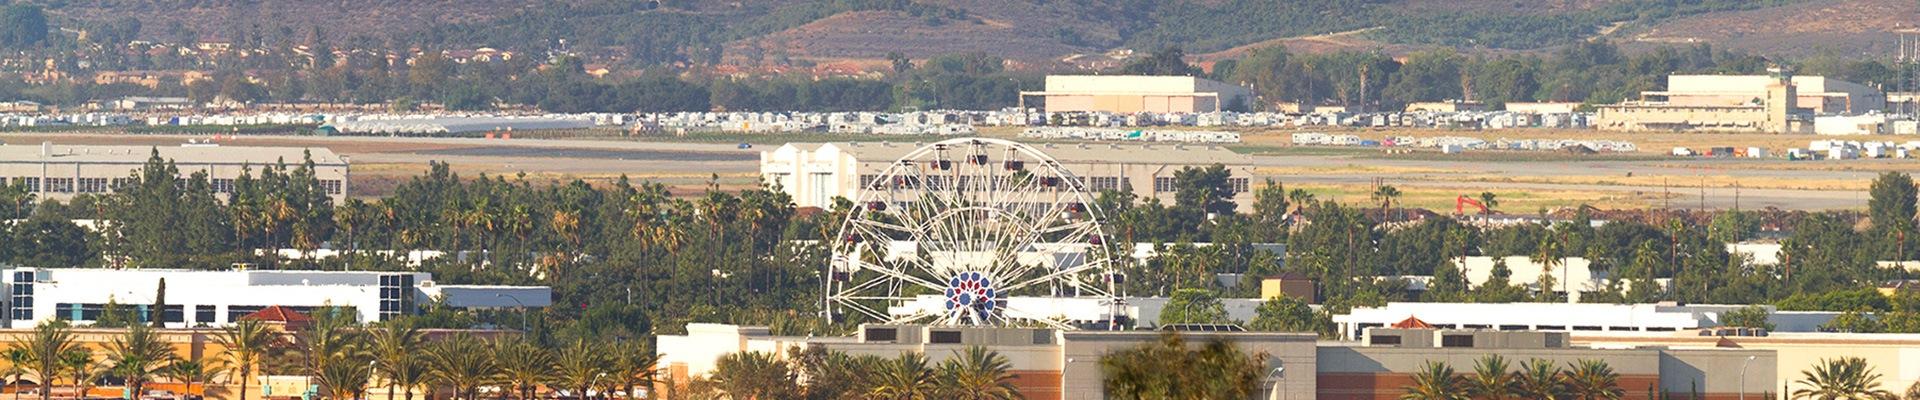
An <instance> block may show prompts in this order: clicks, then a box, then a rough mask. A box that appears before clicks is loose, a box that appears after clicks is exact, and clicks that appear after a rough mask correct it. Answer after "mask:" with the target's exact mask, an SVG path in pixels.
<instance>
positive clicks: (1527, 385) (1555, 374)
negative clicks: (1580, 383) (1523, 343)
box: [1513, 358, 1566, 399]
mask: <svg viewBox="0 0 1920 400" xmlns="http://www.w3.org/2000/svg"><path fill="white" fill-rule="evenodd" d="M1513 374H1514V376H1513V393H1514V395H1516V396H1517V397H1520V398H1523V399H1554V398H1559V397H1560V396H1561V395H1562V388H1561V384H1562V383H1563V382H1565V381H1566V378H1565V377H1564V376H1562V375H1561V374H1560V368H1559V367H1556V366H1554V365H1553V362H1552V361H1547V360H1542V359H1537V358H1536V359H1532V360H1527V361H1526V362H1523V363H1520V370H1519V371H1514V373H1513Z"/></svg>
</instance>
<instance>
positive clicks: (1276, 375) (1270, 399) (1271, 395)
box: [1267, 367, 1287, 400]
mask: <svg viewBox="0 0 1920 400" xmlns="http://www.w3.org/2000/svg"><path fill="white" fill-rule="evenodd" d="M1286 372H1287V367H1273V371H1271V372H1267V379H1268V380H1274V379H1281V378H1286V377H1287V374H1286ZM1281 383H1282V382H1280V381H1277V380H1276V381H1274V382H1273V389H1268V390H1267V400H1279V399H1280V396H1282V394H1283V393H1286V392H1283V391H1281V390H1280V387H1281Z"/></svg>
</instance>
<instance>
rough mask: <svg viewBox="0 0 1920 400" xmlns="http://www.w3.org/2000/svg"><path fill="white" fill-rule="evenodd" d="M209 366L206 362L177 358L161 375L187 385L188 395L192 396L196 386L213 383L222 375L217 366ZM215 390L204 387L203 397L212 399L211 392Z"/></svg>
mask: <svg viewBox="0 0 1920 400" xmlns="http://www.w3.org/2000/svg"><path fill="white" fill-rule="evenodd" d="M208 364H209V363H208V362H207V361H206V360H186V359H180V358H178V357H175V358H174V360H173V364H169V365H167V366H166V368H162V369H161V370H160V375H161V376H165V377H167V379H172V380H174V381H175V382H180V383H182V384H185V385H186V386H187V388H186V393H188V394H192V393H193V387H194V385H198V384H202V383H207V382H211V381H213V379H214V378H215V377H218V376H219V375H220V372H219V368H218V367H217V366H213V365H208ZM215 389H216V388H214V387H203V392H202V393H201V395H202V396H205V397H212V396H209V395H211V394H212V393H211V392H213V391H214V390H215Z"/></svg>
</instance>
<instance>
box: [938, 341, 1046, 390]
mask: <svg viewBox="0 0 1920 400" xmlns="http://www.w3.org/2000/svg"><path fill="white" fill-rule="evenodd" d="M939 369H940V374H939V379H938V380H939V382H940V390H939V392H940V396H941V397H943V398H948V399H956V400H1013V399H1021V398H1025V397H1024V396H1021V395H1020V390H1019V389H1017V388H1015V387H1014V386H1013V379H1014V375H1013V372H1012V369H1013V366H1012V364H1010V363H1009V362H1008V361H1007V358H1006V357H1005V356H1001V355H1000V353H996V352H992V351H988V350H987V349H986V348H985V347H980V346H968V347H967V349H966V351H965V352H962V351H960V350H954V352H953V358H948V359H947V361H944V362H941V363H940V368H939Z"/></svg>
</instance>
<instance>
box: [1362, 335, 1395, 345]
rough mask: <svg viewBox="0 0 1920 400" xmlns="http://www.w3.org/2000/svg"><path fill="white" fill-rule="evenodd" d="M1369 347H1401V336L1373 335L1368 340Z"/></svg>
mask: <svg viewBox="0 0 1920 400" xmlns="http://www.w3.org/2000/svg"><path fill="white" fill-rule="evenodd" d="M1367 340H1368V342H1367V345H1369V346H1399V345H1400V336H1399V335H1373V336H1370V337H1368V338H1367Z"/></svg>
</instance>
